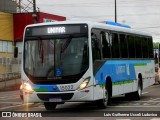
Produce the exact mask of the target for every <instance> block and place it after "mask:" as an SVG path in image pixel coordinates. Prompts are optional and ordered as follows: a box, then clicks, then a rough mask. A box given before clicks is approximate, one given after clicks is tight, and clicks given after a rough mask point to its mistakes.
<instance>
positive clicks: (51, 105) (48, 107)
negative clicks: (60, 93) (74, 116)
mask: <svg viewBox="0 0 160 120" xmlns="http://www.w3.org/2000/svg"><path fill="white" fill-rule="evenodd" d="M56 106H57V104H56V103H53V102H44V107H45V108H46V110H48V111H50V110H55V109H56Z"/></svg>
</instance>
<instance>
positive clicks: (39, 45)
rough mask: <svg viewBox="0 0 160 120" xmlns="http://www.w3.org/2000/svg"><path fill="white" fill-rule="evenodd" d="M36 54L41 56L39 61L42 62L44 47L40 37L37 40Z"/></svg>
mask: <svg viewBox="0 0 160 120" xmlns="http://www.w3.org/2000/svg"><path fill="white" fill-rule="evenodd" d="M38 54H39V57H40V58H41V62H42V63H43V62H44V48H43V41H42V40H41V39H39V40H38Z"/></svg>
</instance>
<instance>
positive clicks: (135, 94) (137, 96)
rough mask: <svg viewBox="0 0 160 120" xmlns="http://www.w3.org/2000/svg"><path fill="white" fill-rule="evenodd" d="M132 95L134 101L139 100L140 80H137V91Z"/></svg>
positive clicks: (140, 92) (140, 93) (140, 91)
mask: <svg viewBox="0 0 160 120" xmlns="http://www.w3.org/2000/svg"><path fill="white" fill-rule="evenodd" d="M133 94H134V99H135V100H140V97H141V95H142V81H141V80H140V79H139V80H138V89H137V91H136V92H134V93H133Z"/></svg>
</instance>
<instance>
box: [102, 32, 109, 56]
mask: <svg viewBox="0 0 160 120" xmlns="http://www.w3.org/2000/svg"><path fill="white" fill-rule="evenodd" d="M101 39H102V54H103V58H110V57H111V51H110V42H109V34H108V33H107V32H102V33H101Z"/></svg>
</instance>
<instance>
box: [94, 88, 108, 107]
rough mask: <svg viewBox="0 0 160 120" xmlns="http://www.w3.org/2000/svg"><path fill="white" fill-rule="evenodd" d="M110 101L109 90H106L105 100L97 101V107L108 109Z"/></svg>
mask: <svg viewBox="0 0 160 120" xmlns="http://www.w3.org/2000/svg"><path fill="white" fill-rule="evenodd" d="M108 101H109V94H108V90H105V98H104V99H101V100H98V101H96V103H97V106H98V107H99V108H101V109H104V108H106V107H107V105H108Z"/></svg>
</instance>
